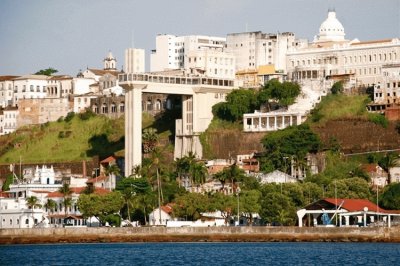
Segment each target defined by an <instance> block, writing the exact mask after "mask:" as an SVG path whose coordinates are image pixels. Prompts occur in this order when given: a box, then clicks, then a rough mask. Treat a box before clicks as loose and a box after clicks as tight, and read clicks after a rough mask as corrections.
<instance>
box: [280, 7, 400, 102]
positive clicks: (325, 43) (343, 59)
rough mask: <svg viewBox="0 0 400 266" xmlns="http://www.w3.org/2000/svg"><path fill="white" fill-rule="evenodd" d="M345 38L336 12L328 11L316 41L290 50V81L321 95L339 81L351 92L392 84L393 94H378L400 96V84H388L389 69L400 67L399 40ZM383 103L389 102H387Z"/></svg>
mask: <svg viewBox="0 0 400 266" xmlns="http://www.w3.org/2000/svg"><path fill="white" fill-rule="evenodd" d="M354 19H356V18H354ZM345 35H346V34H345V31H344V27H343V25H342V23H340V21H339V20H338V19H337V18H336V12H335V11H332V10H330V11H328V17H327V18H326V19H325V20H324V21H323V22H322V23H321V25H320V27H319V34H318V35H317V36H315V38H314V40H313V42H310V43H307V42H305V43H303V44H302V45H301V46H297V47H294V48H292V49H291V50H289V51H288V53H287V55H286V60H287V61H286V65H287V76H288V79H290V80H292V81H296V82H299V83H300V84H302V85H303V86H308V87H309V88H312V89H313V90H314V91H317V92H318V93H320V94H322V95H323V94H326V93H328V92H329V91H330V88H331V87H332V85H333V83H335V82H336V81H343V82H344V84H345V90H348V91H351V90H355V89H359V88H366V87H370V86H376V85H378V86H379V87H380V88H381V89H382V87H385V86H387V84H389V83H390V84H391V85H390V86H391V88H390V92H386V93H384V92H382V93H380V94H379V95H385V97H388V96H389V95H388V93H389V94H390V95H392V94H394V95H399V96H400V82H395V81H391V82H387V78H386V77H385V73H386V72H387V71H386V69H387V68H388V67H389V66H394V65H400V39H399V38H397V37H396V38H391V39H384V40H369V41H359V40H358V39H356V38H354V39H353V40H351V41H350V40H346V39H345ZM393 84H395V85H396V86H395V87H394V85H393ZM384 91H386V90H384ZM385 97H383V98H385ZM396 97H397V96H396ZM382 101H386V103H387V102H388V101H387V99H382ZM398 101H399V102H400V99H399V100H398Z"/></svg>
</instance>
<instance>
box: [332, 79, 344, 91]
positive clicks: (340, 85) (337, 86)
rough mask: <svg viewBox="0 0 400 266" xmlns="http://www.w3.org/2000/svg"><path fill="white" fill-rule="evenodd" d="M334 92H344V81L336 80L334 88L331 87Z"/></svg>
mask: <svg viewBox="0 0 400 266" xmlns="http://www.w3.org/2000/svg"><path fill="white" fill-rule="evenodd" d="M331 92H332V94H339V93H342V92H343V82H342V81H336V82H335V83H334V84H333V86H332V88H331Z"/></svg>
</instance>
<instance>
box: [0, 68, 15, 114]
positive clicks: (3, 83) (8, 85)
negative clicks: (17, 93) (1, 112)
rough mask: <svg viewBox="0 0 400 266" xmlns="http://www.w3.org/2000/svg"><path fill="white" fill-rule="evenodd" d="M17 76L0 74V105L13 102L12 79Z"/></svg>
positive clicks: (3, 105) (4, 105)
mask: <svg viewBox="0 0 400 266" xmlns="http://www.w3.org/2000/svg"><path fill="white" fill-rule="evenodd" d="M15 78H18V76H0V107H3V108H4V107H6V106H8V105H11V104H12V102H13V95H14V81H13V80H14V79H15Z"/></svg>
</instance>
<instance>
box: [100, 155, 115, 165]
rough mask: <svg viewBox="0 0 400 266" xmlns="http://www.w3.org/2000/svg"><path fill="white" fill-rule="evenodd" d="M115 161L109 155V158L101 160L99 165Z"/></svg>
mask: <svg viewBox="0 0 400 266" xmlns="http://www.w3.org/2000/svg"><path fill="white" fill-rule="evenodd" d="M116 160H117V158H115V157H114V156H112V155H111V156H109V157H107V158H105V159H104V160H102V161H101V162H100V163H110V162H114V161H116Z"/></svg>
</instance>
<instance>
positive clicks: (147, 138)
mask: <svg viewBox="0 0 400 266" xmlns="http://www.w3.org/2000/svg"><path fill="white" fill-rule="evenodd" d="M157 142H158V135H157V129H155V128H151V127H150V128H146V129H144V130H143V134H142V143H143V144H142V145H143V152H144V153H150V152H152V151H154V149H155V148H156V147H157Z"/></svg>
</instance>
